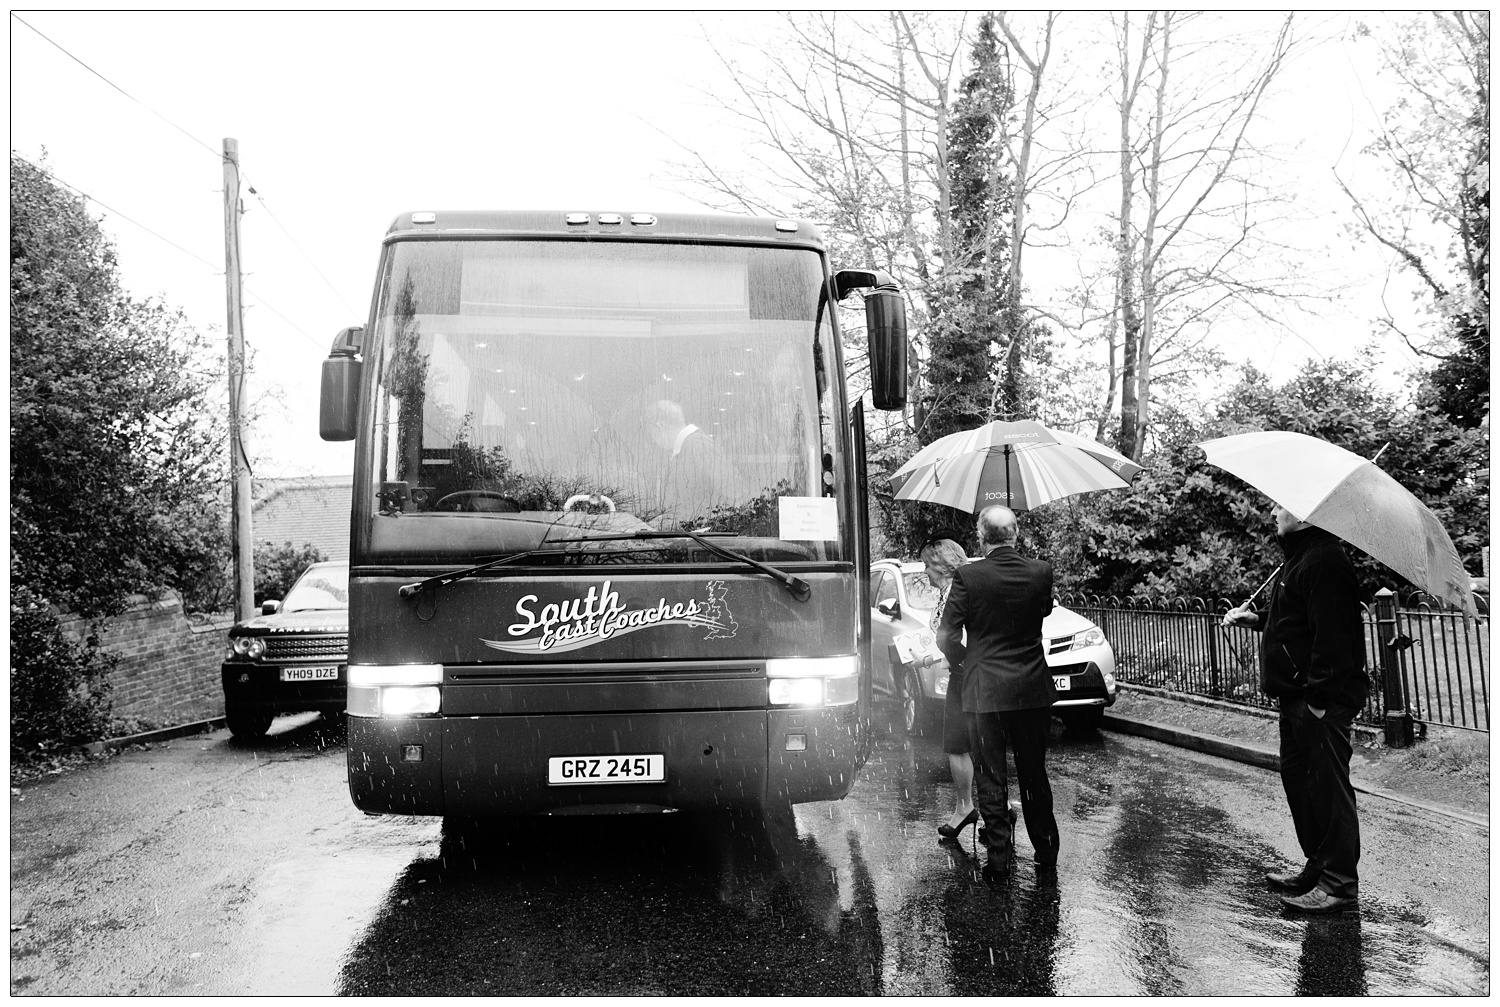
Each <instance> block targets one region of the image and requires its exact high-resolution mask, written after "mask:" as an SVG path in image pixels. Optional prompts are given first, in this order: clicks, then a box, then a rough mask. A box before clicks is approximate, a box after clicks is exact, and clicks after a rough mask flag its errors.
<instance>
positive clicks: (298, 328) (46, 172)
mask: <svg viewBox="0 0 1500 1007" xmlns="http://www.w3.org/2000/svg"><path fill="white" fill-rule="evenodd" d="M11 156H12V157H14V158H15V159H16V160H18V161H24V162H25V163H26V164H29V165H31V166H32V167H33V168H35V169H36V170H37V171H40V172H41V173H42V174H44V175H46V176H47V177H48V178H49V179H51V180H52V181H53V182H56V183H57V184H58V185H60V186H62V187H63V188H65V189H71V190H72V191H73V192H76V193H78V195H80V196H82V197H83V198H84V199H85V200H87V201H89V202H91V203H94V204H96V205H98V206H101V207H103V208H104V209H106V210H108V211H109V212H110V213H113V214H114V215H115V216H117V217H119V218H120V219H121V220H125V221H128V222H130V223H132V224H134V225H135V226H136V227H139V228H140V229H141V230H143V231H145V232H146V233H147V234H149V235H151V236H152V237H153V238H156V239H157V240H159V241H164V242H166V243H167V244H168V245H171V246H172V247H173V248H175V249H177V250H178V251H179V252H182V253H183V254H184V255H188V256H191V257H192V258H194V259H197V260H198V261H199V262H201V263H203V264H204V265H205V266H207V267H208V268H209V269H211V270H213V273H214V275H215V276H223V275H224V270H223V269H221V268H219V267H218V266H216V265H214V264H213V263H212V262H209V261H208V260H207V259H205V258H203V256H201V255H198V254H197V253H196V252H190V251H188V250H187V249H186V248H183V247H182V246H181V245H179V244H177V242H175V241H173V240H172V239H171V238H168V237H165V236H164V235H161V234H158V233H157V232H156V231H153V230H152V229H151V228H149V227H147V226H146V225H145V224H142V223H141V222H140V221H138V220H133V219H132V218H130V217H127V216H126V215H125V214H123V213H121V212H120V211H119V210H116V209H115V208H113V207H112V206H110V205H109V204H107V203H105V202H103V201H101V200H99V199H98V198H96V197H94V196H91V195H89V194H88V193H87V192H84V191H83V190H82V189H80V188H78V186H76V185H73V184H71V183H69V182H67V181H64V180H63V179H61V178H59V177H58V176H57V173H56V172H53V171H50V170H48V169H47V168H45V167H43V166H42V165H40V164H37V163H36V162H35V161H32V160H30V159H28V158H25V157H22V156H21V155H20V154H16V153H12V154H11ZM241 286H242V287H243V288H244V290H245V291H246V293H249V294H253V295H254V296H255V298H256V301H257V302H258V303H259V304H260V306H261V307H263V308H265V309H266V310H267V311H270V312H271V314H273V315H275V316H276V317H277V318H280V319H281V320H282V321H283V322H286V323H287V324H288V325H290V326H291V327H292V328H293V329H294V330H295V331H296V332H298V333H300V334H301V335H302V337H303V338H305V339H306V340H307V341H308V342H310V343H312V344H313V345H314V346H316V347H317V348H318V349H320V350H321V349H322V348H323V344H322V343H320V342H318V340H317V339H316V338H314V337H313V336H311V335H309V334H308V333H307V331H306V330H304V329H303V328H302V327H301V326H299V325H298V324H297V323H296V322H294V321H292V320H291V319H290V318H288V317H287V316H286V315H284V314H282V313H281V312H280V311H277V310H276V306H275V305H273V304H272V303H271V302H270V301H268V300H266V299H265V298H264V297H262V296H261V295H260V294H259V293H258V292H256V291H254V290H251V289H250V287H249V286H248V285H245V284H244V283H243V281H242V282H241Z"/></svg>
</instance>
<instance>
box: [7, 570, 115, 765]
mask: <svg viewBox="0 0 1500 1007" xmlns="http://www.w3.org/2000/svg"><path fill="white" fill-rule="evenodd" d="M10 658H11V671H10V746H11V752H12V755H13V756H25V755H28V754H42V755H45V754H49V753H52V752H56V751H58V750H60V749H64V748H67V747H68V746H70V745H76V744H79V743H80V742H85V741H92V740H94V739H95V738H98V737H100V736H101V735H102V734H103V733H104V729H105V727H106V725H107V724H108V723H109V713H110V708H109V673H110V672H111V671H112V670H113V669H114V665H115V659H114V657H113V656H112V655H110V654H106V653H104V652H103V651H101V650H100V649H99V637H98V634H97V633H91V634H90V635H89V636H88V637H87V638H86V639H84V640H83V641H81V642H79V641H75V640H72V639H70V638H69V637H68V636H67V635H65V634H64V633H63V631H62V627H61V626H60V625H59V623H58V619H57V615H56V614H55V613H54V612H53V611H52V608H51V606H49V605H48V604H47V603H46V601H44V600H43V599H41V598H39V597H38V596H37V595H35V594H33V593H32V592H31V591H30V590H29V589H27V588H26V587H25V586H14V587H13V588H12V590H11V596H10Z"/></svg>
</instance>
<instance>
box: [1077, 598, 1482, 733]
mask: <svg viewBox="0 0 1500 1007" xmlns="http://www.w3.org/2000/svg"><path fill="white" fill-rule="evenodd" d="M1386 597H1387V598H1390V597H1391V596H1389V595H1387V596H1386ZM1060 600H1061V603H1062V604H1064V605H1066V606H1067V607H1068V608H1071V609H1073V610H1074V611H1075V612H1078V613H1079V614H1080V615H1083V616H1086V617H1088V618H1090V619H1092V620H1093V621H1094V622H1096V623H1098V625H1099V628H1100V629H1102V630H1103V631H1104V635H1105V638H1106V639H1108V640H1109V642H1110V645H1111V646H1112V647H1113V648H1114V652H1115V675H1116V677H1117V678H1119V679H1120V681H1122V682H1127V683H1131V684H1135V685H1148V686H1154V687H1156V688H1161V689H1169V690H1171V691H1173V692H1182V693H1186V694H1189V695H1195V696H1207V697H1210V698H1214V699H1223V700H1227V701H1230V702H1234V703H1240V704H1243V705H1245V706H1254V707H1260V708H1262V709H1274V708H1275V706H1276V703H1275V701H1274V700H1272V699H1271V698H1270V697H1268V696H1266V695H1265V693H1263V692H1261V689H1260V671H1261V667H1260V634H1259V633H1257V632H1255V631H1254V630H1251V629H1246V628H1244V627H1239V626H1228V627H1226V626H1224V625H1222V622H1221V620H1222V619H1223V616H1224V613H1225V612H1227V611H1228V610H1229V609H1230V608H1232V607H1234V606H1233V603H1232V602H1229V601H1227V600H1220V601H1217V602H1211V601H1208V600H1207V599H1203V598H1178V599H1174V600H1172V601H1170V602H1165V603H1162V602H1140V601H1136V600H1134V599H1121V598H1114V597H1101V596H1099V595H1081V596H1074V597H1071V598H1069V597H1064V598H1061V599H1060ZM1364 617H1365V659H1366V671H1367V673H1368V674H1369V676H1370V692H1369V698H1368V699H1367V700H1366V702H1365V706H1364V708H1363V709H1362V710H1360V711H1359V713H1357V714H1356V715H1355V718H1354V719H1355V721H1356V722H1358V723H1361V724H1367V725H1371V726H1377V727H1381V726H1387V727H1388V724H1389V721H1390V719H1391V716H1392V715H1395V714H1403V713H1404V714H1405V715H1409V716H1410V718H1411V719H1412V720H1415V721H1417V722H1421V723H1430V724H1440V725H1443V726H1447V727H1457V728H1462V729H1465V730H1471V731H1488V730H1489V724H1490V712H1489V686H1488V679H1487V677H1486V674H1487V671H1486V669H1487V668H1488V667H1489V615H1488V613H1484V614H1481V615H1480V616H1479V617H1478V619H1477V620H1468V619H1465V618H1464V616H1463V614H1462V613H1460V612H1457V611H1454V610H1453V609H1450V608H1447V607H1445V606H1443V605H1441V604H1440V603H1436V602H1432V601H1429V600H1426V599H1421V600H1420V602H1418V601H1410V602H1408V603H1406V604H1405V605H1402V606H1400V607H1395V608H1394V610H1393V612H1392V617H1390V618H1387V620H1386V624H1388V625H1393V626H1394V632H1391V635H1390V636H1389V637H1388V638H1387V640H1388V642H1389V646H1387V647H1382V646H1381V643H1382V641H1381V638H1380V637H1381V628H1382V621H1381V619H1380V616H1379V613H1378V612H1377V606H1376V605H1368V606H1365V612H1364ZM1388 632H1390V631H1388ZM1391 676H1394V677H1391ZM1392 685H1393V686H1394V688H1395V690H1396V691H1395V692H1393V693H1390V694H1391V695H1392V696H1394V697H1399V699H1398V700H1396V701H1397V702H1399V703H1400V704H1401V707H1402V709H1401V710H1394V709H1392V707H1391V705H1390V704H1389V703H1388V702H1387V693H1388V690H1389V687H1390V686H1392Z"/></svg>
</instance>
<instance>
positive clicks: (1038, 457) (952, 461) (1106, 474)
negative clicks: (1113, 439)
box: [891, 420, 1141, 514]
mask: <svg viewBox="0 0 1500 1007" xmlns="http://www.w3.org/2000/svg"><path fill="white" fill-rule="evenodd" d="M1140 471H1141V466H1139V465H1137V464H1136V463H1135V462H1133V461H1131V460H1130V459H1129V458H1126V457H1125V456H1124V455H1122V454H1120V453H1119V452H1118V451H1115V450H1113V449H1111V448H1107V447H1105V446H1104V445H1103V444H1100V443H1099V442H1098V441H1091V440H1089V439H1088V438H1087V437H1080V436H1078V435H1077V434H1071V433H1068V432H1067V431H1065V430H1052V429H1050V428H1048V427H1044V426H1043V425H1042V424H1040V423H1038V422H1036V421H1035V420H1016V421H1013V422H1007V421H1004V420H995V421H993V422H991V423H986V424H985V425H984V426H982V427H979V428H978V429H975V430H960V431H958V432H956V433H951V434H949V435H948V436H946V437H940V438H938V439H937V440H935V441H933V442H932V443H931V444H929V445H927V446H926V447H925V448H923V449H922V450H920V451H918V452H917V453H916V454H915V455H913V456H912V457H911V460H910V461H908V462H907V463H906V464H905V465H902V466H901V467H900V468H899V469H897V470H896V472H895V474H894V475H892V476H891V488H892V489H893V490H894V491H895V494H896V499H897V500H925V501H927V502H928V503H939V504H945V505H947V506H949V507H954V508H957V509H958V510H962V511H968V512H969V513H971V514H972V513H976V512H978V511H980V510H982V509H983V508H985V507H988V506H989V505H990V504H1001V505H1003V506H1006V507H1009V508H1010V509H1011V510H1028V509H1030V508H1032V507H1038V506H1040V505H1042V504H1044V503H1048V502H1049V501H1052V500H1058V499H1061V498H1062V497H1067V496H1073V495H1074V494H1077V493H1092V492H1094V491H1096V490H1113V489H1126V488H1128V487H1129V486H1130V481H1131V480H1132V479H1134V478H1135V477H1136V475H1137V474H1138V473H1140Z"/></svg>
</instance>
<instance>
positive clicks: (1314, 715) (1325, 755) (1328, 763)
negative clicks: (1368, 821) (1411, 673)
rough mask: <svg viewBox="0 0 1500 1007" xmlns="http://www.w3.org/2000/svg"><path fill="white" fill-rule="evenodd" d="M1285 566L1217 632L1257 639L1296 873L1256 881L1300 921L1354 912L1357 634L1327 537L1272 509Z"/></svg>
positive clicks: (1342, 573) (1360, 680)
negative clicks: (1242, 632)
mask: <svg viewBox="0 0 1500 1007" xmlns="http://www.w3.org/2000/svg"><path fill="white" fill-rule="evenodd" d="M1275 516H1276V535H1277V538H1278V539H1279V540H1280V543H1281V547H1282V551H1283V552H1284V553H1285V555H1286V562H1285V563H1284V564H1283V565H1282V567H1281V569H1280V571H1279V573H1278V574H1277V575H1273V580H1274V581H1275V583H1274V585H1273V586H1272V588H1271V594H1270V600H1269V602H1268V603H1267V608H1266V610H1265V611H1257V610H1256V609H1254V608H1253V607H1252V602H1253V599H1252V600H1251V601H1247V602H1245V603H1244V604H1243V605H1241V606H1240V607H1238V608H1235V609H1231V610H1230V611H1229V612H1228V613H1226V614H1225V616H1224V624H1225V625H1238V626H1249V627H1252V628H1254V629H1257V630H1260V631H1261V668H1262V671H1261V687H1262V688H1263V689H1264V690H1265V692H1266V694H1267V695H1270V696H1273V697H1275V698H1276V699H1277V700H1278V705H1279V707H1280V710H1281V783H1282V786H1283V788H1285V790H1286V798H1287V804H1288V805H1289V806H1290V808H1291V813H1292V823H1293V825H1294V826H1295V827H1296V830H1297V841H1298V843H1299V844H1300V845H1301V846H1302V852H1303V854H1304V856H1305V857H1306V858H1307V862H1306V863H1305V864H1304V865H1303V866H1302V868H1301V869H1300V870H1295V871H1287V872H1285V873H1282V872H1273V873H1270V874H1267V875H1266V880H1267V881H1269V882H1270V883H1271V885H1272V886H1274V887H1276V888H1279V889H1282V890H1285V891H1286V892H1288V893H1289V894H1286V895H1283V896H1282V897H1281V901H1282V902H1283V903H1284V904H1285V905H1286V906H1287V907H1288V908H1290V909H1294V910H1297V911H1300V912H1307V913H1332V912H1338V911H1340V910H1342V909H1346V908H1349V907H1351V906H1354V905H1357V904H1358V899H1359V879H1358V875H1357V867H1358V865H1359V817H1358V813H1357V811H1356V808H1355V803H1354V787H1353V786H1352V785H1351V784H1350V782H1349V757H1350V755H1351V754H1352V753H1353V748H1352V746H1351V744H1350V725H1351V723H1352V721H1353V719H1354V715H1355V713H1356V712H1358V710H1359V709H1360V708H1361V707H1362V706H1364V702H1365V695H1366V692H1367V691H1368V689H1369V681H1368V679H1367V678H1366V677H1365V670H1364V666H1365V646H1364V625H1363V622H1362V619H1361V616H1360V604H1359V602H1360V597H1359V584H1358V581H1357V579H1356V577H1355V573H1354V565H1353V564H1352V563H1351V562H1350V561H1349V557H1348V556H1347V555H1346V554H1345V553H1344V549H1343V546H1342V545H1341V544H1340V542H1339V540H1338V538H1337V537H1335V536H1334V535H1332V534H1330V533H1329V532H1327V531H1324V530H1323V529H1322V528H1318V527H1315V526H1313V525H1311V524H1308V523H1307V522H1305V521H1303V520H1301V519H1300V518H1298V517H1297V516H1296V515H1294V514H1292V513H1291V512H1290V511H1288V510H1287V509H1286V508H1285V507H1283V506H1281V505H1280V504H1277V505H1276V509H1275Z"/></svg>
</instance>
